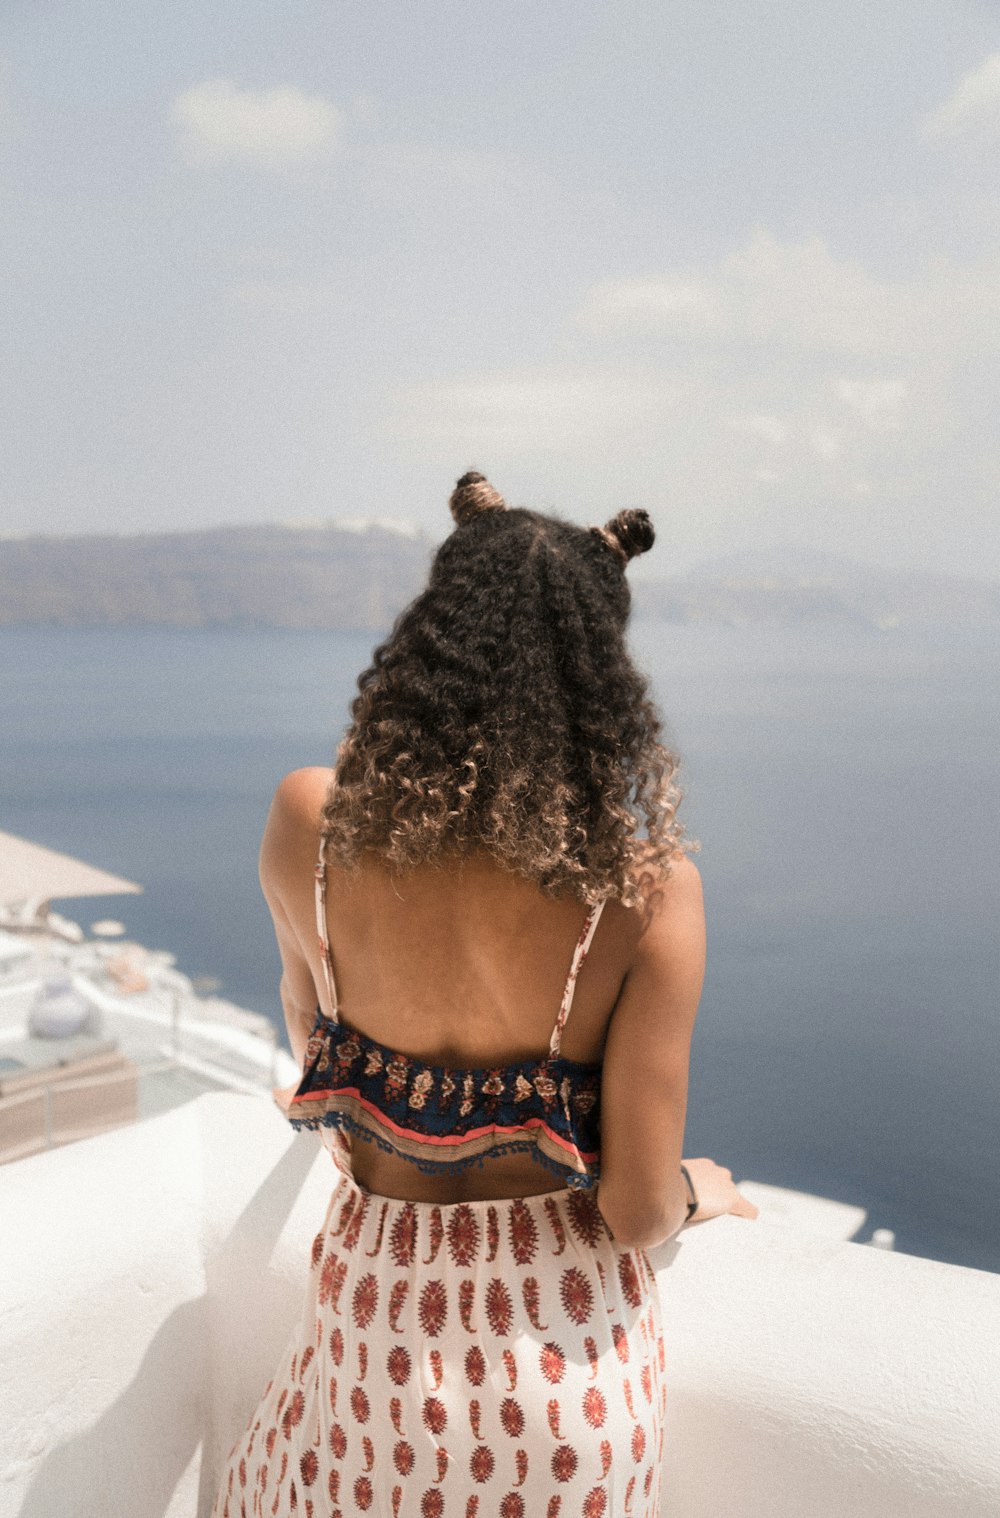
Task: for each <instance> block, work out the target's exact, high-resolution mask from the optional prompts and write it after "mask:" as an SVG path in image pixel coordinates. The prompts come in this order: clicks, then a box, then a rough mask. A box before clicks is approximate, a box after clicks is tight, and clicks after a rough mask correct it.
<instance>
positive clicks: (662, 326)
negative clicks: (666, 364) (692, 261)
mask: <svg viewBox="0 0 1000 1518" xmlns="http://www.w3.org/2000/svg"><path fill="white" fill-rule="evenodd" d="M724 320H725V317H724V312H723V310H722V306H721V304H720V302H719V299H718V295H717V292H716V291H715V290H713V288H712V287H711V285H709V284H707V283H706V282H705V281H703V280H699V279H694V278H684V277H683V276H680V277H677V278H672V279H670V278H668V279H622V280H614V279H609V280H605V281H603V282H602V283H601V284H597V285H594V286H592V288H591V289H590V290H589V291H588V292H587V294H586V296H585V298H584V301H583V304H582V306H581V307H580V309H579V311H578V312H577V314H576V321H577V322H578V324H579V325H580V326H581V327H586V328H589V329H590V330H591V331H594V332H606V331H613V332H621V331H639V332H643V331H649V330H653V331H658V332H669V331H671V330H684V329H693V330H705V329H706V328H707V329H712V328H716V329H718V328H720V327H721V326H722V325H723V323H724Z"/></svg>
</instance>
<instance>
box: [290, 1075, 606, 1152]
mask: <svg viewBox="0 0 1000 1518" xmlns="http://www.w3.org/2000/svg"><path fill="white" fill-rule="evenodd" d="M330 1096H349V1097H353V1099H354V1100H355V1101H356V1102H357V1103H358V1106H359V1107H363V1108H364V1110H365V1111H366V1112H369V1113H371V1115H372V1117H374V1118H375V1119H376V1121H377V1122H378V1123H380V1124H381V1125H382V1126H383V1127H386V1128H389V1129H391V1130H392V1132H393V1133H396V1134H398V1135H399V1137H400V1138H405V1139H409V1140H410V1141H411V1142H412V1143H415V1144H433V1145H435V1146H442V1147H445V1148H448V1147H456V1146H458V1145H460V1144H464V1143H465V1142H466V1141H467V1140H470V1139H476V1138H483V1137H485V1136H486V1135H487V1134H490V1133H499V1134H510V1133H523V1132H524V1131H525V1129H527V1128H544V1130H545V1132H546V1133H547V1134H548V1136H549V1138H550V1139H551V1140H552V1142H553V1143H554V1144H558V1145H559V1147H560V1149H565V1150H566V1152H567V1154H576V1155H579V1157H580V1159H582V1160H584V1161H593V1162H596V1161H597V1160H598V1159H600V1151H599V1150H593V1151H585V1150H582V1149H578V1148H577V1146H576V1145H575V1144H571V1143H569V1141H568V1140H567V1139H564V1138H563V1137H562V1135H561V1134H558V1133H556V1132H555V1131H554V1130H553V1129H552V1128H550V1127H549V1125H548V1123H547V1122H546V1121H545V1119H544V1118H541V1117H529V1118H528V1119H527V1120H526V1121H525V1122H523V1123H515V1124H513V1125H512V1126H510V1127H501V1126H500V1124H498V1123H489V1124H487V1125H486V1127H483V1128H470V1130H469V1132H468V1133H462V1134H456V1133H447V1134H442V1135H440V1136H439V1137H435V1136H434V1135H432V1134H429V1133H416V1132H414V1130H413V1129H412V1128H403V1127H401V1126H400V1124H399V1123H394V1122H393V1120H392V1118H391V1117H387V1116H386V1114H385V1113H384V1112H383V1111H382V1110H381V1109H380V1108H378V1107H376V1106H375V1104H374V1102H369V1101H367V1100H366V1099H365V1098H364V1097H363V1096H362V1095H361V1092H360V1091H359V1090H358V1088H357V1086H338V1087H336V1089H335V1090H332V1091H307V1092H304V1093H303V1094H302V1095H301V1096H293V1097H292V1101H291V1103H290V1105H293V1106H294V1104H295V1103H296V1102H318V1101H322V1100H323V1099H324V1098H325V1097H330Z"/></svg>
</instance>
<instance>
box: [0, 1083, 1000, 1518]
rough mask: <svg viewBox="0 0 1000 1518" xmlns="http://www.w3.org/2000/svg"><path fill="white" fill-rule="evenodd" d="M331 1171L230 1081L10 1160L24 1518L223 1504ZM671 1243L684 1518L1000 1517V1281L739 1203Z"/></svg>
mask: <svg viewBox="0 0 1000 1518" xmlns="http://www.w3.org/2000/svg"><path fill="white" fill-rule="evenodd" d="M332 1179H333V1177H332V1175H331V1171H330V1162H329V1160H328V1159H327V1158H326V1156H325V1155H323V1154H321V1153H319V1152H318V1151H317V1147H316V1142H315V1139H313V1138H312V1137H310V1136H308V1135H307V1136H304V1137H300V1138H294V1137H293V1136H292V1134H291V1131H290V1130H289V1128H288V1127H287V1125H286V1124H285V1122H284V1121H283V1119H282V1118H281V1117H280V1116H279V1114H278V1113H277V1112H276V1111H274V1110H273V1109H271V1108H269V1107H268V1106H267V1105H266V1104H265V1103H261V1102H260V1101H258V1100H255V1099H253V1098H251V1097H241V1096H230V1095H213V1096H205V1097H202V1098H200V1099H199V1100H198V1101H197V1102H194V1103H191V1104H189V1105H188V1106H186V1107H182V1108H178V1109H175V1110H174V1111H171V1112H168V1113H166V1114H165V1115H164V1116H163V1117H160V1118H156V1119H154V1120H152V1121H150V1122H146V1123H142V1124H140V1125H138V1126H135V1127H130V1128H125V1129H121V1130H118V1131H116V1132H114V1133H109V1134H105V1135H102V1136H101V1137H99V1138H95V1139H90V1140H87V1141H86V1142H84V1143H80V1144H76V1145H72V1146H70V1147H68V1148H66V1149H62V1150H57V1151H53V1152H51V1153H47V1154H41V1155H38V1156H36V1157H34V1158H31V1159H27V1160H24V1161H22V1162H20V1163H18V1164H14V1165H9V1166H7V1167H5V1168H4V1169H3V1170H2V1171H0V1221H2V1229H0V1364H2V1366H3V1376H2V1378H0V1513H2V1515H3V1518H52V1515H53V1514H55V1513H72V1514H73V1518H130V1515H139V1514H141V1515H142V1518H161V1515H163V1518H195V1515H198V1518H205V1515H207V1513H208V1510H209V1507H210V1505H211V1499H212V1494H213V1489H214V1482H215V1476H216V1472H217V1470H218V1469H219V1464H220V1461H221V1459H222V1457H223V1456H224V1454H225V1452H226V1449H227V1448H228V1446H229V1444H230V1443H231V1442H232V1440H233V1439H234V1438H235V1436H236V1434H237V1432H238V1431H239V1429H240V1428H241V1427H242V1424H243V1421H244V1420H245V1418H246V1416H247V1414H248V1413H249V1411H250V1410H251V1408H252V1407H253V1405H254V1403H255V1402H256V1399H257V1397H258V1396H259V1394H260V1392H261V1391H262V1390H263V1387H264V1385H265V1383H266V1381H267V1380H268V1378H269V1376H270V1375H271V1372H272V1370H273V1369H274V1367H275V1365H276V1363H277V1360H278V1357H279V1355H280V1354H281V1351H282V1349H283V1347H284V1344H285V1342H286V1340H287V1338H288V1336H289V1334H290V1333H291V1330H292V1327H293V1324H294V1321H295V1318H296V1315H297V1313H298V1311H299V1307H300V1303H301V1298H302V1293H303V1290H304V1286H305V1275H306V1266H307V1261H308V1258H309V1249H310V1244H311V1241H312V1238H313V1236H314V1234H315V1232H316V1230H317V1227H318V1226H319V1223H320V1222H321V1220H322V1217H323V1214H324V1212H325V1210H326V1205H327V1201H328V1198H329V1190H330V1185H331V1181H332ZM656 1263H657V1266H658V1271H659V1277H660V1283H661V1289H662V1293H663V1299H664V1305H665V1316H666V1324H667V1346H668V1356H669V1361H668V1371H669V1377H670V1393H671V1394H670V1403H669V1414H668V1428H667V1437H668V1447H667V1468H666V1473H665V1474H666V1486H667V1491H668V1493H669V1500H668V1502H667V1504H666V1511H667V1512H668V1513H669V1514H670V1515H671V1518H720V1515H725V1518H784V1515H787V1518H803V1515H804V1514H808V1515H809V1518H863V1515H873V1518H875V1515H877V1518H960V1515H961V1518H995V1515H996V1514H997V1513H998V1512H1000V1439H998V1437H997V1431H998V1429H1000V1359H998V1357H997V1355H996V1350H995V1346H996V1345H997V1343H1000V1276H993V1275H987V1274H985V1273H982V1272H976V1271H968V1270H959V1269H957V1268H955V1267H951V1266H944V1265H936V1264H933V1263H931V1262H929V1261H925V1260H916V1259H912V1258H908V1257H906V1256H903V1255H898V1254H886V1253H881V1252H878V1251H875V1250H871V1249H867V1248H865V1247H863V1246H860V1245H855V1244H842V1243H834V1242H828V1241H823V1240H818V1239H815V1238H809V1237H807V1236H805V1235H802V1234H798V1233H795V1232H792V1231H791V1230H789V1229H787V1228H782V1227H778V1226H773V1225H768V1224H767V1223H766V1222H763V1221H762V1222H757V1223H747V1222H742V1221H740V1220H737V1219H724V1220H721V1221H718V1222H713V1223H711V1224H709V1225H705V1226H704V1227H700V1228H696V1229H692V1230H690V1231H688V1232H685V1233H684V1234H683V1235H682V1237H681V1239H680V1241H679V1242H678V1244H677V1245H675V1246H668V1247H667V1248H665V1249H664V1250H661V1251H658V1253H657V1256H656ZM615 1518H617V1515H615Z"/></svg>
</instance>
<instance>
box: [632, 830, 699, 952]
mask: <svg viewBox="0 0 1000 1518" xmlns="http://www.w3.org/2000/svg"><path fill="white" fill-rule="evenodd" d="M643 919H644V921H643V931H642V936H641V937H640V939H639V943H638V947H637V954H638V956H639V957H640V958H643V959H653V960H655V959H656V958H658V957H659V956H661V955H663V954H675V953H676V952H677V951H678V949H679V948H680V947H682V946H684V945H687V946H688V947H689V948H691V949H693V950H694V951H695V952H696V953H697V952H699V950H700V951H701V952H703V950H704V934H705V903H704V892H703V889H702V881H701V871H700V870H699V869H698V866H697V865H696V864H695V862H694V860H693V859H692V858H691V856H690V855H689V854H675V855H673V857H672V858H671V860H670V863H669V868H668V870H667V871H666V872H663V873H661V874H660V875H658V876H657V878H656V880H655V881H654V882H653V883H652V885H651V887H650V889H649V892H648V896H647V900H646V905H645V908H644V911H643Z"/></svg>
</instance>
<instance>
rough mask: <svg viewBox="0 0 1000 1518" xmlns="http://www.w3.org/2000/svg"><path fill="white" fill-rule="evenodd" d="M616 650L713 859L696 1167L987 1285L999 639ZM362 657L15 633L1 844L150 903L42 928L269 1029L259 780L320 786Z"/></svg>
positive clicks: (249, 635)
mask: <svg viewBox="0 0 1000 1518" xmlns="http://www.w3.org/2000/svg"><path fill="white" fill-rule="evenodd" d="M631 637H632V647H633V651H634V654H635V657H636V660H637V662H638V663H639V665H640V666H641V667H642V668H643V669H644V670H645V671H646V673H647V674H648V676H649V678H650V681H651V685H652V690H653V694H654V696H655V698H656V700H657V702H658V703H659V706H660V710H661V712H662V714H663V718H664V724H665V731H666V734H667V738H668V740H669V742H670V743H671V744H672V745H673V746H674V748H675V749H676V750H677V752H678V753H679V755H680V756H681V761H682V767H681V771H680V776H681V783H682V786H683V789H684V792H685V795H684V801H683V803H682V807H681V814H680V815H681V816H682V817H683V818H684V819H685V821H686V824H687V827H688V831H689V833H690V834H691V835H692V836H694V837H695V838H696V839H698V840H699V842H700V845H701V848H700V852H699V854H698V855H697V862H698V865H699V868H700V870H701V874H702V878H703V881H704V886H705V901H706V912H707V921H708V969H707V974H706V979H705V988H704V994H703V997H702V1003H701V1008H700V1011H699V1015H698V1021H697V1026H696V1030H695V1037H694V1044H693V1049H692V1067H691V1084H690V1096H689V1109H688V1127H687V1138H686V1144H685V1149H686V1152H687V1153H688V1154H690V1155H701V1154H707V1155H711V1156H712V1157H713V1158H715V1159H717V1160H718V1161H719V1162H720V1163H723V1164H725V1165H728V1166H729V1167H730V1169H731V1170H732V1171H733V1173H734V1175H736V1176H737V1177H745V1178H752V1179H754V1180H757V1181H765V1182H770V1183H772V1184H775V1185H779V1186H789V1187H794V1188H797V1189H800V1190H803V1191H809V1192H815V1193H819V1194H821V1195H824V1196H829V1197H833V1198H836V1199H838V1200H841V1201H844V1202H851V1203H856V1204H859V1205H861V1206H863V1207H865V1208H866V1209H867V1210H868V1222H867V1224H866V1228H865V1230H864V1232H863V1233H862V1234H861V1237H862V1238H864V1237H868V1236H869V1235H870V1233H871V1231H872V1230H873V1229H875V1228H889V1229H892V1230H893V1232H894V1233H895V1235H896V1245H897V1248H898V1249H901V1250H904V1251H907V1252H909V1253H912V1254H918V1255H925V1256H929V1257H931V1258H935V1259H939V1260H946V1261H950V1262H953V1263H957V1264H962V1265H967V1266H972V1267H975V1268H979V1269H983V1270H992V1271H997V1270H1000V1163H998V1160H1000V1154H998V1150H1000V1115H998V1114H1000V932H998V903H1000V680H998V679H997V670H998V653H1000V633H998V632H997V631H996V630H983V629H981V628H980V629H963V628H958V627H942V628H928V627H922V628H908V627H906V626H896V627H893V628H886V629H882V630H880V629H878V628H875V627H871V626H864V625H860V624H859V625H857V626H855V625H847V624H844V623H842V622H833V621H831V622H829V623H822V622H808V623H805V622H803V623H799V624H795V625H791V626H779V625H773V626H771V625H754V626H739V627H735V626H723V625H709V624H674V623H668V622H658V621H643V622H638V623H636V625H635V626H634V627H633V630H632V635H631ZM375 641H376V640H375V638H374V637H373V636H372V635H371V634H354V633H316V632H285V631H234V630H197V631H190V632H187V631H175V630H164V629H159V628H156V629H154V628H136V629H118V630H112V629H93V630H83V631H81V630H62V629H55V628H46V629H27V628H18V629H6V630H2V631H0V828H3V829H5V830H7V831H9V832H12V833H16V834H19V835H21V836H23V837H26V838H30V839H33V840H34V841H36V842H38V843H42V844H46V845H48V846H50V847H52V848H55V849H60V850H63V851H65V852H66V853H69V854H73V855H76V856H79V857H80V858H82V859H85V860H87V861H89V862H90V863H92V864H94V865H98V866H100V867H102V868H104V869H107V870H111V871H113V872H115V873H117V874H120V875H123V876H125V877H126V878H128V879H130V880H134V881H136V882H138V883H140V884H141V885H142V887H143V894H142V895H141V896H123V897H116V898H110V899H109V898H104V899H95V898H90V899H83V900H76V901H64V902H60V903H57V905H58V907H59V909H60V910H61V911H63V912H64V913H65V914H66V915H68V916H71V917H74V918H75V919H76V920H78V921H80V922H82V923H83V924H85V925H89V924H90V923H91V922H92V921H94V920H96V919H98V918H101V917H107V916H109V915H110V916H114V917H119V918H121V919H122V920H123V921H124V923H125V924H126V926H127V930H128V934H129V937H130V938H132V939H135V940H137V941H139V942H140V943H144V944H146V945H147V946H149V947H151V948H157V949H167V950H169V951H171V952H172V953H174V954H175V955H176V956H177V961H178V966H179V968H180V969H182V970H183V971H185V972H186V973H187V974H189V975H192V976H198V977H206V978H208V979H207V980H206V983H208V982H209V981H216V982H218V983H219V985H220V994H222V995H225V996H227V997H229V998H230V999H232V1000H233V1001H236V1002H238V1003H240V1004H242V1005H244V1006H247V1007H252V1008H254V1009H256V1010H258V1011H261V1012H264V1013H265V1014H266V1015H267V1016H268V1017H270V1018H272V1019H273V1020H274V1022H275V1023H276V1024H277V1025H280V1024H281V1009H280V1004H279V1000H278V982H279V975H280V966H279V960H278V956H277V951H276V948H275V944H274V935H273V932H272V929H271V924H270V918H269V916H268V913H267V910H266V908H265V905H264V902H263V899H262V897H261V894H260V889H259V885H258V881H257V851H258V845H259V841H260V835H261V831H262V829H263V826H264V821H265V818H266V815H267V810H268V806H269V803H270V799H271V795H272V793H273V791H274V787H275V785H276V783H277V781H278V779H279V778H280V777H281V776H282V775H283V774H285V773H286V772H287V771H288V770H291V769H295V768H298V767H299V766H302V765H312V764H319V765H326V764H330V763H331V762H332V758H333V755H334V752H335V749H336V745H337V743H338V741H339V739H340V737H341V736H342V734H343V731H344V728H345V726H346V723H347V720H348V706H349V702H350V700H351V697H352V694H353V693H354V690H355V681H356V677H357V674H358V672H359V671H360V670H361V669H362V668H363V667H364V665H365V664H366V663H367V662H368V658H369V655H370V652H371V649H372V646H373V643H374V642H375ZM635 1055H636V1058H637V1059H641V1058H642V1050H641V1049H637V1050H636V1051H635Z"/></svg>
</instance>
